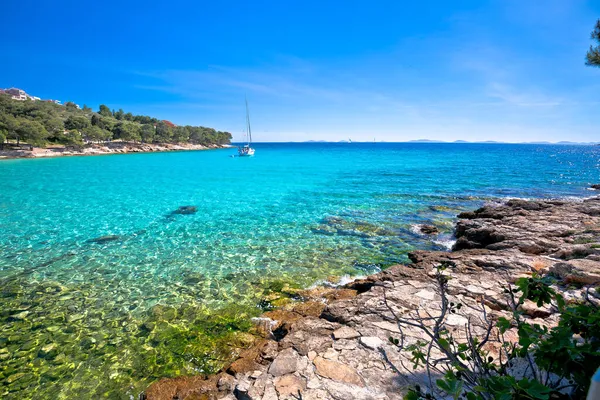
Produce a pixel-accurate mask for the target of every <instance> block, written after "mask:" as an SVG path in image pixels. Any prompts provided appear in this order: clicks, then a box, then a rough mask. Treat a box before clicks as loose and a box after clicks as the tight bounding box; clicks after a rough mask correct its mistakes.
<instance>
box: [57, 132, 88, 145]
mask: <svg viewBox="0 0 600 400" xmlns="http://www.w3.org/2000/svg"><path fill="white" fill-rule="evenodd" d="M61 142H62V143H63V144H66V145H69V146H81V145H82V144H83V140H81V133H79V132H78V131H76V130H72V131H67V132H65V134H64V135H63V136H62V138H61Z"/></svg>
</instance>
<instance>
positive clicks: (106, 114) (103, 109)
mask: <svg viewBox="0 0 600 400" xmlns="http://www.w3.org/2000/svg"><path fill="white" fill-rule="evenodd" d="M98 114H100V115H102V116H103V117H112V116H113V114H112V112H111V111H110V108H108V107H107V106H105V105H104V104H100V110H99V111H98Z"/></svg>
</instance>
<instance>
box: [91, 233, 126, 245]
mask: <svg viewBox="0 0 600 400" xmlns="http://www.w3.org/2000/svg"><path fill="white" fill-rule="evenodd" d="M119 239H121V236H119V235H106V236H100V237H97V238H94V239H90V240H88V241H87V243H98V244H102V243H107V242H114V241H115V240H119Z"/></svg>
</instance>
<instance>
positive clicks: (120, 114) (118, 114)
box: [113, 108, 125, 121]
mask: <svg viewBox="0 0 600 400" xmlns="http://www.w3.org/2000/svg"><path fill="white" fill-rule="evenodd" d="M123 115H125V111H123V109H122V108H119V111H116V112H113V117H114V118H116V119H117V120H119V121H120V120H122V119H123Z"/></svg>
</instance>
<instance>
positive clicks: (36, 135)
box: [15, 119, 48, 146]
mask: <svg viewBox="0 0 600 400" xmlns="http://www.w3.org/2000/svg"><path fill="white" fill-rule="evenodd" d="M15 133H16V135H17V144H18V143H20V141H21V140H26V141H27V142H29V143H30V144H32V145H36V146H43V145H44V144H45V140H46V138H47V137H48V131H46V128H44V126H43V125H42V124H40V123H39V122H37V121H31V120H28V119H21V120H19V123H18V124H17V129H16V130H15Z"/></svg>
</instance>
